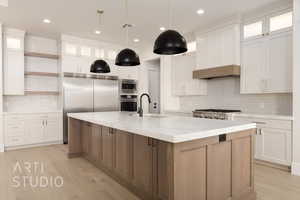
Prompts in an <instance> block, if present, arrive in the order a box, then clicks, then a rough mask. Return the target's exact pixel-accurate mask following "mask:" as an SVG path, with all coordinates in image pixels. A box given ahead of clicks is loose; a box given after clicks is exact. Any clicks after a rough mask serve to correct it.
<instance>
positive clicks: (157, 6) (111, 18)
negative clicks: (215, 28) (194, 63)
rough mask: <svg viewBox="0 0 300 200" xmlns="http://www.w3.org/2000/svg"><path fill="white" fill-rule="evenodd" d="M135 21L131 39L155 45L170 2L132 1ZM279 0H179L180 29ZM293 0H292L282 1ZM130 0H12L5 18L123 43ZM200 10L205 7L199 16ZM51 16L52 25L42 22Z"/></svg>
mask: <svg viewBox="0 0 300 200" xmlns="http://www.w3.org/2000/svg"><path fill="white" fill-rule="evenodd" d="M128 1H129V12H130V13H129V18H130V19H129V22H130V23H132V24H135V25H136V27H134V28H132V30H131V32H130V37H131V38H132V39H133V38H139V39H140V40H141V42H140V43H138V44H134V45H136V46H137V47H138V46H141V45H145V44H150V43H153V41H154V39H155V37H156V36H157V35H158V34H159V33H160V31H159V27H160V26H166V27H167V26H168V1H167V0H128ZM273 1H275V0H173V3H172V4H173V7H174V11H173V13H174V15H173V24H174V27H175V28H176V29H178V30H179V31H180V32H183V33H186V32H190V31H192V30H193V29H195V28H196V27H198V26H200V25H203V24H207V23H209V22H213V21H216V20H218V19H222V18H223V17H226V16H230V15H234V14H237V13H243V12H246V11H249V10H252V9H255V8H257V7H261V6H265V5H267V4H269V3H271V2H273ZM281 1H288V0H281ZM124 2H125V0H9V6H8V7H2V6H0V22H2V23H4V24H5V25H7V26H10V27H15V28H20V29H24V30H26V31H27V32H28V33H32V34H35V35H41V36H46V37H51V38H59V36H60V34H61V33H65V34H72V35H75V36H80V37H86V38H93V39H95V38H96V39H99V40H104V41H110V42H116V43H122V42H124V41H125V33H124V31H123V30H122V28H121V26H122V24H124V23H125V17H124V16H125V12H124ZM199 8H203V9H204V10H205V14H204V15H203V16H198V15H197V14H196V11H197V10H198V9H199ZM97 9H103V10H105V13H104V15H103V20H102V21H103V22H102V32H103V33H102V34H101V35H95V34H94V31H95V29H96V28H97V26H98V18H97V15H96V10H97ZM44 18H48V19H50V20H51V21H52V23H51V24H44V23H42V20H43V19H44Z"/></svg>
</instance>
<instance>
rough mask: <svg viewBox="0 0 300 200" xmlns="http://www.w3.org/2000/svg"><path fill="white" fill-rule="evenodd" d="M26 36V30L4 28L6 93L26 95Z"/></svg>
mask: <svg viewBox="0 0 300 200" xmlns="http://www.w3.org/2000/svg"><path fill="white" fill-rule="evenodd" d="M24 37H25V32H24V31H21V30H17V29H4V42H3V44H4V45H3V47H4V48H3V55H4V57H3V61H4V68H3V79H4V95H24Z"/></svg>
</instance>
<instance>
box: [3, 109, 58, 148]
mask: <svg viewBox="0 0 300 200" xmlns="http://www.w3.org/2000/svg"><path fill="white" fill-rule="evenodd" d="M61 121H62V116H61V113H45V114H7V115H5V117H4V127H5V128H4V135H5V137H4V138H5V141H4V143H5V147H18V146H26V145H35V144H46V143H58V142H61V141H62V129H61Z"/></svg>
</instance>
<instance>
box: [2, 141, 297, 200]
mask: <svg viewBox="0 0 300 200" xmlns="http://www.w3.org/2000/svg"><path fill="white" fill-rule="evenodd" d="M66 152H67V149H66V146H64V145H53V146H47V147H39V148H31V149H24V150H15V151H9V152H6V153H0V200H42V199H43V200H138V199H139V198H137V197H136V196H135V195H134V194H132V193H131V192H129V191H128V190H126V189H125V188H124V187H122V186H121V185H119V184H118V183H116V182H115V181H114V180H112V179H111V178H110V177H108V176H107V175H106V174H104V173H103V172H101V171H100V170H99V169H97V168H96V167H94V166H93V165H92V164H90V163H89V162H88V161H86V160H84V159H82V158H75V159H68V158H67V156H66ZM24 162H30V163H34V162H38V163H43V165H44V171H43V172H42V171H41V170H40V171H35V172H33V171H31V172H29V171H28V170H25V169H26V168H25V167H24V166H22V165H21V166H22V171H20V170H17V171H14V167H16V163H24ZM24 168H25V169H24ZM36 175H38V176H39V177H40V176H45V177H48V180H49V177H57V176H61V177H62V178H63V180H64V184H63V187H45V188H41V187H36V188H34V187H31V186H30V185H29V183H30V182H29V181H28V179H27V180H26V181H25V182H26V184H25V187H24V185H22V186H21V187H18V188H15V187H13V185H14V184H15V182H14V181H13V178H14V177H15V176H18V177H24V176H28V177H31V176H36ZM255 186H256V191H257V193H258V199H259V200H299V199H300V177H296V176H291V175H290V174H289V173H287V172H284V171H280V170H277V169H273V168H269V167H264V166H260V165H256V166H255Z"/></svg>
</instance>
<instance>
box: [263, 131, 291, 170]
mask: <svg viewBox="0 0 300 200" xmlns="http://www.w3.org/2000/svg"><path fill="white" fill-rule="evenodd" d="M261 137H262V159H263V160H266V161H269V162H274V163H278V164H283V165H291V150H292V146H291V132H290V131H288V130H280V129H272V128H263V129H262V133H261Z"/></svg>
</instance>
